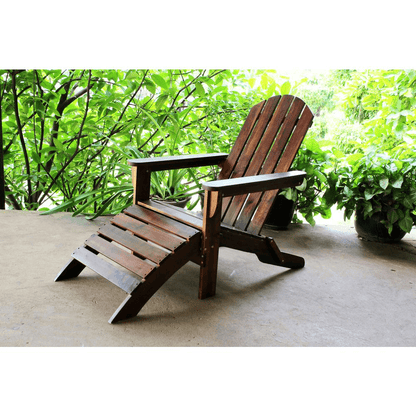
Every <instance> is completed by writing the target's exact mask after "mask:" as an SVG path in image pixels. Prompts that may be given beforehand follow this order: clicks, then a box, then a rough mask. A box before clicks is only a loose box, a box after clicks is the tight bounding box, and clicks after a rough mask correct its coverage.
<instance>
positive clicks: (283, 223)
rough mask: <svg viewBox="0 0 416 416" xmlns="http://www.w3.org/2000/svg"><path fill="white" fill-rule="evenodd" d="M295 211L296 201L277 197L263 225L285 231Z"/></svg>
mask: <svg viewBox="0 0 416 416" xmlns="http://www.w3.org/2000/svg"><path fill="white" fill-rule="evenodd" d="M295 209H296V201H291V200H289V199H286V198H285V197H284V196H283V195H277V197H276V199H275V200H274V202H273V205H272V208H271V210H270V212H269V215H268V217H267V219H266V222H265V224H264V225H265V226H266V227H268V228H272V229H274V230H282V229H283V230H284V229H286V228H287V227H288V226H289V224H290V223H291V222H292V218H293V214H294V213H295Z"/></svg>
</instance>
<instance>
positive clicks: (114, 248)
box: [58, 205, 200, 293]
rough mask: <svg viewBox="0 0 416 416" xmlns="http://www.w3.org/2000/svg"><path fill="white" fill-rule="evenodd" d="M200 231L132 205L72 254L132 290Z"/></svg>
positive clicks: (127, 289) (120, 285)
mask: <svg viewBox="0 0 416 416" xmlns="http://www.w3.org/2000/svg"><path fill="white" fill-rule="evenodd" d="M197 234H200V231H199V230H197V229H195V228H193V227H190V226H188V225H185V224H183V223H181V222H178V221H175V220H172V219H171V218H168V217H166V216H164V215H163V214H161V213H157V212H153V211H151V210H148V209H146V208H143V207H139V206H137V205H133V206H131V207H129V208H127V209H126V210H125V211H124V212H123V213H121V214H119V215H116V216H115V217H113V218H112V219H111V220H110V223H109V224H106V225H104V226H103V227H101V228H100V229H99V230H98V232H97V234H93V235H92V236H91V237H90V238H88V239H87V240H86V241H85V244H84V247H80V248H78V249H77V250H76V251H75V252H74V253H73V254H72V257H73V258H74V259H76V260H77V261H78V262H80V263H82V264H83V265H85V266H87V267H89V268H90V269H92V270H94V271H95V272H96V273H98V274H100V275H101V276H103V277H104V278H106V279H107V280H109V281H111V282H112V283H114V284H115V285H116V286H118V287H119V288H121V289H123V290H124V291H125V292H127V293H132V292H133V291H134V290H135V289H136V288H137V287H138V285H139V284H141V283H143V282H144V281H145V280H146V279H148V278H149V277H150V276H151V275H152V273H153V272H154V271H155V270H156V269H158V268H159V267H160V266H163V263H164V262H165V261H166V259H167V258H168V257H169V256H171V255H173V254H175V253H176V252H181V251H183V248H182V247H183V246H184V245H187V243H188V242H189V241H190V240H191V239H192V241H194V238H193V237H194V236H196V235H197ZM58 277H59V276H58Z"/></svg>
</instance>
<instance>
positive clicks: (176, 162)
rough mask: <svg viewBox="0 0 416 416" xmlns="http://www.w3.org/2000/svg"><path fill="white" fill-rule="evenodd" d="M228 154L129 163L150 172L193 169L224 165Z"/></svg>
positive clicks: (173, 157) (131, 160) (148, 159)
mask: <svg viewBox="0 0 416 416" xmlns="http://www.w3.org/2000/svg"><path fill="white" fill-rule="evenodd" d="M227 156H228V153H207V154H199V155H180V156H162V157H148V158H143V159H130V160H128V161H127V163H128V164H129V165H131V166H138V167H139V166H140V167H141V168H142V169H147V170H149V171H152V172H154V171H159V170H169V169H182V168H193V167H199V166H210V165H218V164H220V163H223V162H224V161H225V159H226V158H227Z"/></svg>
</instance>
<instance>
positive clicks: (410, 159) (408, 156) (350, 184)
mask: <svg viewBox="0 0 416 416" xmlns="http://www.w3.org/2000/svg"><path fill="white" fill-rule="evenodd" d="M336 174H337V184H336V189H337V196H336V198H335V199H336V202H337V208H338V209H342V208H345V214H344V216H345V218H351V215H352V214H353V213H355V228H356V231H357V233H358V235H360V236H361V237H363V238H365V239H367V240H371V241H379V242H396V241H399V240H401V239H402V238H403V237H404V236H405V235H406V233H409V232H410V231H411V229H412V227H413V225H414V224H415V221H416V215H415V214H416V211H415V209H416V152H415V151H414V150H409V149H408V150H407V151H405V152H403V149H398V151H396V153H393V154H392V155H389V154H388V153H387V152H381V151H379V150H377V148H376V147H375V146H372V147H369V148H368V149H367V150H366V152H365V153H355V154H352V155H349V156H348V157H346V158H345V163H344V164H342V165H340V166H339V167H338V168H337V170H336Z"/></svg>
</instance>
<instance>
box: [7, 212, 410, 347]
mask: <svg viewBox="0 0 416 416" xmlns="http://www.w3.org/2000/svg"><path fill="white" fill-rule="evenodd" d="M106 221H108V218H100V219H97V220H95V221H86V220H85V219H84V218H83V217H75V218H73V217H72V216H71V214H69V213H59V214H55V215H51V216H40V215H39V214H38V213H36V212H20V211H0V289H1V290H0V346H2V347H21V346H22V347H25V346H26V347H42V346H48V347H81V346H85V347H118V346H123V347H128V346H143V347H153V346H160V347H173V346H205V347H226V346H230V347H236V346H241V347H242V346H251V347H256V346H268V347H278V346H286V347H291V346H313V347H364V346H373V347H382V346H385V347H387V346H395V347H399V346H402V347H404V346H416V323H415V316H416V302H415V300H416V273H415V271H416V235H415V234H416V232H415V230H413V231H412V233H410V234H408V235H407V236H406V237H405V239H404V240H403V241H402V242H401V243H399V244H395V245H389V244H380V243H372V242H367V241H363V240H361V239H359V238H358V237H357V235H356V233H355V230H354V229H353V228H351V226H350V225H349V224H341V225H334V224H332V225H331V224H329V225H317V226H315V227H311V226H309V225H306V224H305V225H292V226H290V228H289V230H285V231H272V230H270V229H264V230H263V233H264V234H266V235H269V236H271V237H273V238H275V240H276V242H277V244H278V246H279V247H280V249H282V250H283V251H287V252H290V253H293V254H297V255H301V256H303V257H304V258H305V261H306V266H305V268H303V269H301V270H296V271H292V270H286V269H283V268H278V267H274V266H271V265H267V264H263V263H260V262H259V261H258V260H257V257H256V256H255V255H252V254H247V253H244V252H239V251H235V250H231V249H226V248H222V249H221V250H220V261H219V270H218V284H217V295H216V296H215V297H214V298H210V299H206V300H203V301H200V300H198V299H197V291H198V278H199V270H198V267H197V266H196V265H195V264H193V263H188V264H186V265H185V266H184V267H183V268H182V269H181V270H179V271H178V272H177V273H176V274H175V275H174V276H173V277H172V278H171V279H170V280H169V281H168V282H167V283H166V284H165V285H164V286H162V288H161V289H160V290H159V291H158V292H157V293H156V295H155V296H154V297H153V298H152V299H151V300H150V301H149V302H148V303H147V304H146V305H145V307H144V308H143V310H142V311H141V313H140V314H139V315H138V316H137V317H135V318H133V319H131V320H129V321H126V322H122V323H118V324H115V325H110V324H108V322H107V321H108V319H109V318H110V316H111V315H112V314H113V312H114V311H115V309H116V308H117V307H118V306H119V304H120V303H121V302H122V300H123V299H124V298H125V293H124V292H123V291H121V290H120V289H118V288H117V287H116V286H114V285H112V284H111V283H109V282H108V281H106V280H105V279H104V278H101V277H99V276H98V275H97V274H95V273H94V272H92V271H91V270H90V269H87V268H86V269H84V271H83V272H82V273H81V275H80V276H79V277H78V278H75V279H71V280H67V281H63V282H56V283H55V282H54V278H55V276H56V275H57V273H58V272H59V271H60V270H61V268H62V267H63V266H64V264H65V263H66V262H67V261H68V260H69V259H70V254H71V253H72V252H73V250H74V249H75V248H77V247H78V246H80V245H81V244H82V243H83V241H84V240H85V239H86V238H87V237H89V236H90V235H91V234H92V233H94V232H95V231H96V230H97V228H98V227H99V226H100V225H101V224H102V223H103V222H106Z"/></svg>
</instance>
